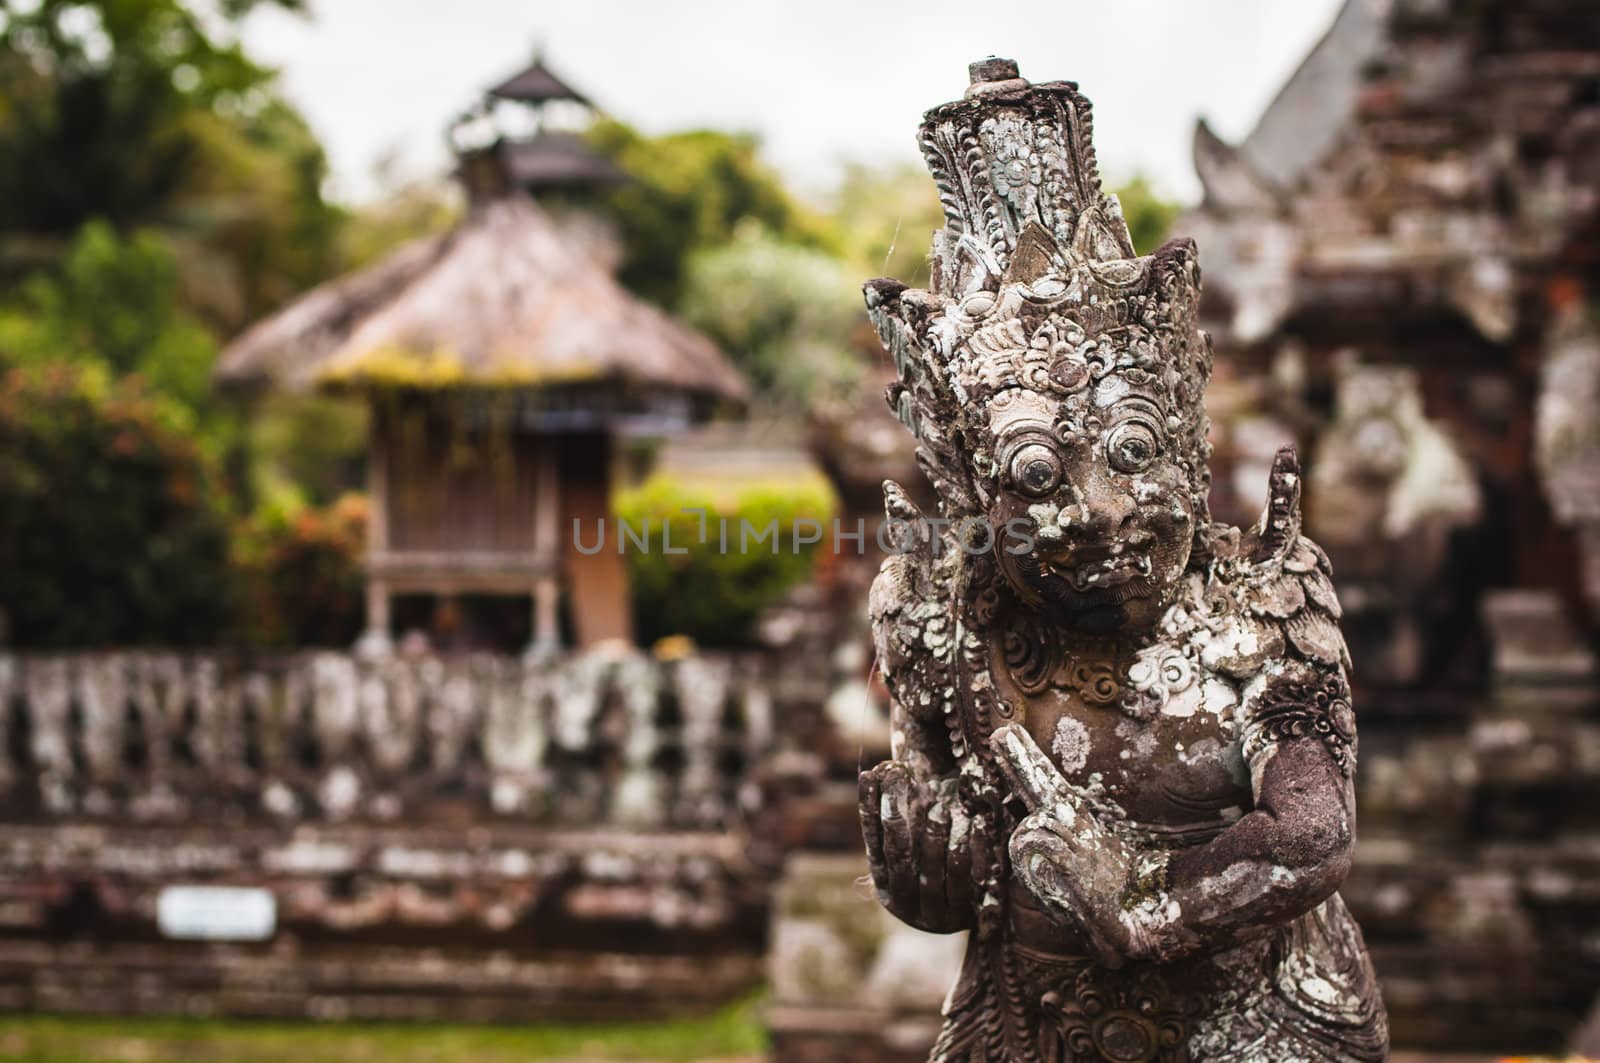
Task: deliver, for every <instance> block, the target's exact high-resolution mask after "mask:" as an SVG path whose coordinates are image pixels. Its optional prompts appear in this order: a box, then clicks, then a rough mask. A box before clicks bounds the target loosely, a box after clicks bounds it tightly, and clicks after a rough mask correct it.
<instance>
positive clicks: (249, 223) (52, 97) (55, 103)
mask: <svg viewBox="0 0 1600 1063" xmlns="http://www.w3.org/2000/svg"><path fill="white" fill-rule="evenodd" d="M265 3H274V4H276V5H277V6H280V7H286V8H291V9H297V8H299V7H300V6H301V5H300V0H219V2H218V3H217V4H215V5H213V7H212V11H211V13H210V15H209V16H207V17H202V16H201V15H200V14H199V13H197V12H196V11H194V10H191V9H190V8H189V7H187V6H185V5H184V4H182V3H180V2H179V0H38V2H37V4H36V5H35V6H33V7H32V8H31V9H29V10H26V11H24V10H20V9H18V8H15V7H13V8H10V9H8V10H5V11H4V12H0V270H7V271H9V272H11V273H12V275H15V274H16V273H17V272H19V271H22V270H26V269H28V268H30V267H35V266H39V265H43V264H48V263H50V262H52V261H54V259H55V258H56V256H57V255H58V254H59V252H60V250H61V248H62V247H63V246H64V245H65V243H67V242H68V241H70V240H71V238H72V237H73V236H74V235H75V234H76V233H77V231H78V230H79V228H80V227H82V226H83V225H84V224H86V223H87V222H89V221H91V220H94V219H103V220H105V221H107V222H108V223H110V224H111V225H112V226H113V227H115V228H117V229H118V230H130V229H133V228H136V227H141V226H158V227H160V228H161V229H163V230H164V231H166V232H167V233H168V235H169V236H171V237H172V238H173V239H175V240H177V241H179V242H180V245H181V247H182V250H183V257H182V261H183V262H184V263H185V265H186V267H187V268H186V272H185V294H186V297H190V299H191V305H192V307H193V308H194V309H196V310H198V311H199V312H200V313H201V314H202V316H204V317H205V318H206V319H207V320H208V321H209V322H210V323H212V324H213V325H215V326H217V327H218V328H220V329H222V330H225V331H233V330H236V329H238V328H241V327H243V325H244V324H245V323H247V322H248V321H250V320H252V319H253V318H254V317H256V316H259V314H261V313H262V312H263V311H265V310H266V309H268V308H270V307H272V306H274V305H276V304H277V303H278V302H281V301H282V300H283V299H285V298H287V297H288V296H289V295H291V294H293V293H294V292H296V291H298V290H300V289H301V288H303V287H305V286H306V285H307V284H309V283H312V282H314V281H316V280H319V279H321V278H322V277H323V276H326V275H327V272H328V271H329V269H330V268H331V267H332V265H333V262H334V259H333V252H334V237H335V235H336V230H337V224H338V220H339V214H338V212H337V211H336V210H335V209H334V208H332V207H331V206H329V205H328V204H326V203H325V202H324V201H323V199H322V195H321V186H322V182H323V180H324V178H325V176H326V169H327V167H326V161H325V159H324V157H323V154H322V149H321V147H320V145H318V144H317V142H316V140H315V138H314V137H313V136H312V135H311V133H310V131H309V129H308V128H307V127H306V125H305V123H304V121H303V120H302V119H301V118H300V116H299V115H298V114H296V113H295V112H294V111H293V109H292V108H290V107H289V106H288V105H287V104H285V103H284V102H283V101H282V100H281V99H280V98H279V97H278V96H277V95H276V94H275V93H274V91H273V87H272V76H273V75H272V73H271V71H269V70H267V69H265V68H263V67H261V66H259V65H257V64H256V63H255V62H253V61H252V60H251V59H250V58H249V57H248V56H247V55H246V54H245V53H244V51H243V50H242V48H241V47H240V45H239V43H238V41H237V40H236V39H235V28H236V24H237V20H238V19H239V18H240V17H242V15H243V14H245V13H246V12H248V11H249V10H250V9H251V8H253V7H256V6H258V5H260V4H265Z"/></svg>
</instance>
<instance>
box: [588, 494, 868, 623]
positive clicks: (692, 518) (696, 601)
mask: <svg viewBox="0 0 1600 1063" xmlns="http://www.w3.org/2000/svg"><path fill="white" fill-rule="evenodd" d="M835 506H836V503H835V500H834V497H833V492H832V491H831V490H830V489H829V487H828V485H827V483H826V482H825V481H823V480H821V479H820V478H816V479H811V480H809V481H801V482H785V483H769V482H764V481H758V482H754V483H750V482H731V483H726V484H717V483H713V482H688V481H681V480H676V479H673V478H671V477H669V476H666V475H661V474H658V475H655V476H652V477H651V478H650V479H648V480H646V481H645V482H644V483H643V484H641V485H640V486H639V487H637V488H634V489H632V490H629V491H624V492H622V493H621V494H620V496H619V497H618V499H617V501H616V506H615V512H616V523H613V525H612V527H610V528H609V529H608V531H609V532H612V533H621V531H622V527H621V524H622V523H626V524H627V526H628V527H629V528H631V529H633V533H634V534H635V535H642V534H644V533H645V532H647V531H648V533H649V535H650V546H649V550H648V551H645V550H640V549H638V548H637V547H635V546H634V544H633V542H632V540H626V545H625V550H626V553H627V556H628V567H629V570H630V572H631V574H632V579H633V602H634V610H633V611H634V623H635V630H636V632H637V633H638V637H639V638H640V639H641V640H642V641H644V642H652V641H654V640H656V639H659V638H664V637H667V636H670V635H688V636H689V637H690V638H692V639H694V640H695V641H696V642H698V643H701V644H703V645H708V646H737V645H742V644H745V643H748V642H749V640H750V639H751V637H752V636H753V635H754V631H753V627H754V622H755V619H756V616H757V614H759V613H760V612H761V610H762V609H764V608H765V607H767V606H768V605H771V604H773V603H774V602H776V601H777V600H778V599H779V598H780V597H781V596H782V595H783V594H784V593H785V592H787V591H788V590H790V589H791V588H792V587H794V586H796V585H797V584H799V583H801V582H802V581H804V580H805V578H806V577H807V576H808V575H809V574H810V572H811V569H812V566H813V564H814V563H815V561H816V557H817V551H818V548H819V545H820V544H802V545H799V546H797V545H796V544H795V535H794V528H795V525H796V522H797V521H806V520H811V521H815V522H816V523H817V524H818V525H820V526H821V527H822V528H823V530H824V531H823V538H824V541H826V539H827V535H828V533H829V532H831V529H832V523H831V522H832V520H833V516H834V512H835ZM685 509H704V510H705V511H706V531H707V534H706V541H705V542H703V543H702V542H701V541H700V527H701V526H700V517H699V516H698V514H695V513H685V512H683V511H684V510H685ZM724 520H725V521H726V522H727V524H726V527H727V547H726V549H723V548H722V544H721V535H720V533H719V526H720V522H721V521H724ZM769 525H770V526H773V527H774V528H775V536H767V537H765V538H764V539H763V541H761V542H757V541H756V539H757V537H758V536H762V535H763V534H764V533H765V532H766V531H767V529H768V527H769ZM746 527H747V528H748V529H749V530H748V532H747V533H746V538H745V541H744V542H742V543H741V534H740V533H741V529H742V528H746ZM664 528H665V529H668V530H667V531H666V532H665V533H664V532H663V529H664ZM811 530H812V529H811V528H810V527H809V526H807V525H804V524H802V525H801V532H802V534H806V533H808V532H810V531H811ZM664 534H665V538H664V537H663V536H664ZM617 542H618V537H617V534H611V535H609V536H608V538H607V542H606V548H607V549H616V544H617ZM667 543H670V545H671V547H672V549H673V550H674V551H677V550H679V549H680V548H682V549H684V550H686V552H685V553H681V554H680V553H676V552H674V553H672V554H667V553H665V552H664V551H663V546H664V545H665V544H667Z"/></svg>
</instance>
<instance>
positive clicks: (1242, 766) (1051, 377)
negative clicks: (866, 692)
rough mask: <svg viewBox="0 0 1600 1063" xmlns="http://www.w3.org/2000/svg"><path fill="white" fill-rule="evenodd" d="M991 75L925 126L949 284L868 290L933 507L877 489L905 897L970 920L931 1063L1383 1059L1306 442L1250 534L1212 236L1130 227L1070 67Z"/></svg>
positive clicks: (941, 261) (894, 804) (949, 926)
mask: <svg viewBox="0 0 1600 1063" xmlns="http://www.w3.org/2000/svg"><path fill="white" fill-rule="evenodd" d="M972 82H973V83H972V86H971V88H970V89H969V90H968V92H967V94H966V97H965V98H964V99H962V100H959V101H956V102H954V103H949V104H946V105H944V106H942V107H939V108H936V109H934V110H933V111H930V112H929V113H928V115H927V116H926V118H925V120H924V122H923V125H922V130H921V146H922V149H923V152H924V154H925V156H926V157H927V160H928V163H929V167H930V169H931V170H932V172H933V176H934V179H935V181H936V183H937V184H938V188H939V193H940V196H941V199H942V200H943V203H944V207H945V213H946V219H947V224H946V227H945V228H944V229H943V230H941V231H940V232H938V233H936V234H935V235H934V246H933V280H932V284H931V290H929V291H917V290H910V289H907V288H905V287H904V286H903V285H900V284H898V283H896V282H894V281H888V280H879V281H874V282H872V283H870V284H869V285H868V286H867V289H866V296H867V305H868V308H869V311H870V313H871V315H872V317H873V320H874V323H875V324H876V326H877V328H878V330H879V333H880V335H881V337H882V339H883V341H884V344H885V346H886V347H887V348H888V350H889V351H890V353H891V354H892V355H893V357H894V360H895V365H896V367H897V370H898V377H899V380H898V383H897V384H895V385H894V386H893V387H891V389H890V393H889V399H890V403H891V405H892V406H893V407H894V409H895V410H896V411H897V413H898V415H899V416H900V418H901V420H902V421H904V422H905V423H906V424H907V426H908V427H910V428H911V430H912V432H913V433H914V434H915V435H916V437H917V440H918V459H919V463H920V464H921V465H922V467H923V469H924V471H925V472H926V473H927V474H928V476H929V478H930V479H931V481H932V483H933V485H934V488H935V489H936V491H937V494H938V497H939V500H940V512H939V518H940V519H939V520H937V521H935V520H933V519H931V518H927V517H925V516H924V515H923V514H922V513H921V512H920V511H919V510H917V509H916V507H915V506H914V505H913V504H912V503H911V502H910V501H909V498H908V496H907V494H906V492H905V491H904V490H903V489H902V488H900V487H899V486H898V485H896V484H894V483H889V484H886V485H885V495H886V503H887V509H888V512H889V516H890V518H891V520H893V521H895V522H897V523H895V524H892V525H891V527H893V528H895V529H896V534H898V535H899V536H900V542H899V545H900V547H901V550H902V552H901V553H899V554H897V555H895V556H892V557H890V558H889V559H888V560H887V561H886V562H885V564H884V566H883V569H882V571H881V573H880V574H879V576H878V579H877V581H876V583H875V584H874V586H873V592H872V601H871V611H872V619H873V625H874V632H875V638H876V643H877V649H878V655H879V664H880V667H881V668H882V669H883V672H884V675H885V677H886V678H887V680H888V683H889V688H890V690H891V692H892V694H893V698H894V732H895V733H894V753H893V759H892V760H890V761H888V762H885V763H883V764H880V765H878V766H877V767H875V768H874V769H872V770H871V771H868V772H866V773H865V774H863V776H862V778H861V797H862V801H861V811H862V823H863V828H864V832H865V835H866V842H867V850H868V856H869V859H870V862H871V866H872V873H873V878H874V880H875V882H876V885H877V888H878V892H879V896H880V897H881V898H882V900H883V903H884V904H885V905H886V906H887V907H888V908H889V909H890V910H891V911H893V912H894V913H895V914H896V915H898V916H899V917H900V918H901V919H903V920H905V921H906V922H909V923H911V924H913V925H915V926H918V927H921V928H923V929H926V930H933V931H942V932H955V931H959V930H971V931H972V932H973V933H972V937H971V940H970V944H969V948H968V954H967V960H966V963H965V966H964V969H963V972H962V975H961V978H960V982H959V984H958V985H957V986H956V987H955V989H954V990H953V991H952V993H951V995H950V997H949V1000H948V1002H947V1004H946V1022H945V1028H944V1031H943V1033H942V1034H941V1036H940V1039H939V1041H938V1044H937V1046H936V1047H935V1049H934V1052H933V1059H934V1060H941V1061H942V1060H949V1061H956V1060H960V1061H963V1063H965V1061H970V1060H1022V1061H1049V1063H1054V1061H1063V1060H1099V1059H1109V1060H1221V1059H1239V1060H1312V1059H1330V1060H1367V1059H1373V1060H1376V1059H1381V1058H1383V1056H1384V1055H1385V1052H1386V1048H1387V1031H1386V1024H1385V1019H1384V1013H1383V1007H1382V1003H1381V1001H1380V1000H1379V997H1378V992H1377V987H1376V984H1375V982H1374V979H1373V973H1372V968H1371V965H1370V963H1369V962H1368V959H1367V956H1366V950H1365V947H1364V945H1363V943H1362V940H1361V934H1360V931H1359V929H1358V928H1357V927H1356V925H1355V923H1354V922H1353V920H1352V919H1351V918H1350V916H1349V914H1348V912H1347V911H1346V910H1345V907H1344V904H1343V903H1342V902H1341V900H1340V899H1339V896H1338V894H1337V893H1336V892H1335V890H1336V889H1337V888H1338V886H1339V883H1340V881H1341V880H1342V879H1343V877H1344V875H1345V873H1346V871H1347V869H1348V868H1349V865H1350V853H1351V846H1352V842H1353V837H1354V832H1355V807H1354V791H1353V787H1352V779H1351V776H1352V773H1353V771H1354V769H1355V717H1354V715H1353V713H1352V710H1351V705H1350V695H1349V688H1348V686H1347V685H1346V679H1345V669H1346V667H1347V666H1348V662H1347V661H1346V659H1345V656H1346V655H1345V650H1344V642H1343V639H1342V638H1341V636H1340V634H1339V629H1338V617H1339V604H1338V602H1337V600H1336V599H1335V597H1334V593H1333V588H1332V584H1331V582H1330V574H1329V567H1328V563H1327V560H1326V558H1325V557H1324V555H1323V554H1322V552H1321V551H1320V550H1319V549H1318V548H1317V547H1316V546H1315V545H1314V544H1312V543H1311V542H1310V541H1309V540H1307V539H1304V538H1302V537H1301V536H1300V510H1299V497H1300V477H1299V466H1298V463H1297V461H1296V458H1295V455H1294V453H1293V451H1292V450H1284V451H1282V452H1280V453H1279V455H1278V458H1277V461H1276V463H1275V465H1274V467H1273V470H1272V473H1271V483H1270V500H1269V502H1268V505H1267V509H1266V512H1265V513H1264V514H1263V515H1262V518H1261V520H1260V521H1259V522H1258V523H1257V524H1256V525H1255V527H1253V528H1252V529H1250V530H1249V531H1247V532H1244V533H1241V532H1240V531H1239V530H1238V529H1236V528H1232V527H1226V526H1223V525H1217V524H1212V523H1211V521H1210V519H1209V514H1208V511H1207V503H1206V497H1207V488H1208V472H1207V468H1206V457H1207V445H1206V416H1205V411H1204V406H1203V392H1204V388H1205V384H1206V380H1207V378H1208V376H1209V373H1210V361H1211V355H1210V348H1209V343H1208V341H1207V339H1206V337H1205V336H1204V335H1203V334H1202V333H1200V331H1199V330H1198V329H1197V328H1196V326H1195V310H1196V304H1197V302H1198V300H1199V294H1200V288H1199V267H1198V264H1197V261H1196V251H1195V247H1194V244H1193V243H1192V242H1191V241H1187V240H1177V241H1173V242H1171V243H1168V244H1167V245H1166V246H1164V247H1163V248H1161V249H1160V250H1159V251H1157V252H1156V253H1155V254H1154V255H1150V256H1146V257H1142V258H1141V257H1137V256H1136V255H1135V253H1134V249H1133V247H1132V245H1131V242H1130V240H1129V237H1128V231H1127V227H1126V225H1125V224H1124V223H1123V220H1122V217H1121V213H1120V209H1119V207H1118V205H1117V202H1116V200H1115V199H1114V198H1112V197H1110V196H1107V195H1105V194H1104V193H1103V192H1102V190H1101V185H1100V179H1099V175H1098V172H1097V169H1096V164H1095V158H1094V150H1093V146H1092V141H1091V124H1090V109H1089V103H1088V101H1087V100H1085V99H1084V98H1083V97H1082V96H1081V95H1079V94H1078V91H1077V88H1076V86H1074V85H1072V84H1070V83H1066V82H1055V83H1051V84H1046V85H1030V84H1029V83H1028V82H1026V81H1024V80H1022V79H1021V78H1020V77H1019V76H1018V73H1017V69H1016V65H1015V64H1014V63H1011V62H1009V61H1005V60H988V61H986V62H981V63H977V64H974V65H973V68H972Z"/></svg>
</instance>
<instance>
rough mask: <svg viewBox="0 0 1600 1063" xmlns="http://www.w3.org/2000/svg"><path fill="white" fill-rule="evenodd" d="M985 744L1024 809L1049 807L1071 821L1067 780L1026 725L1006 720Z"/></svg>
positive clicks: (1066, 820) (1068, 822)
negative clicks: (1025, 806) (991, 751)
mask: <svg viewBox="0 0 1600 1063" xmlns="http://www.w3.org/2000/svg"><path fill="white" fill-rule="evenodd" d="M989 748H990V749H992V750H993V751H994V755H995V759H996V760H998V761H999V763H1000V769H1001V770H1002V771H1004V772H1005V774H1006V778H1007V779H1009V780H1010V782H1011V786H1012V788H1013V789H1014V790H1016V792H1017V796H1019V797H1021V798H1022V801H1023V803H1024V804H1025V805H1027V806H1028V811H1030V812H1039V811H1049V812H1051V813H1053V814H1055V815H1056V816H1057V817H1058V818H1060V819H1061V820H1062V821H1063V822H1065V823H1067V824H1069V825H1070V824H1071V823H1072V822H1073V820H1074V819H1075V818H1076V816H1075V813H1074V811H1073V799H1072V791H1071V790H1070V789H1069V788H1068V787H1067V780H1066V779H1065V778H1063V777H1062V775H1061V772H1060V771H1059V770H1058V769H1057V768H1056V766H1055V765H1054V764H1053V763H1051V762H1050V758H1049V757H1047V756H1045V754H1044V750H1042V749H1040V748H1039V743H1037V742H1035V741H1034V740H1033V736H1032V735H1031V734H1029V733H1028V732H1027V729H1026V728H1024V727H1022V726H1021V725H1020V724H1014V723H1008V724H1006V725H1005V726H1004V727H1002V728H1000V729H999V730H997V731H995V733H994V735H993V736H992V737H991V738H990V739H989Z"/></svg>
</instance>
